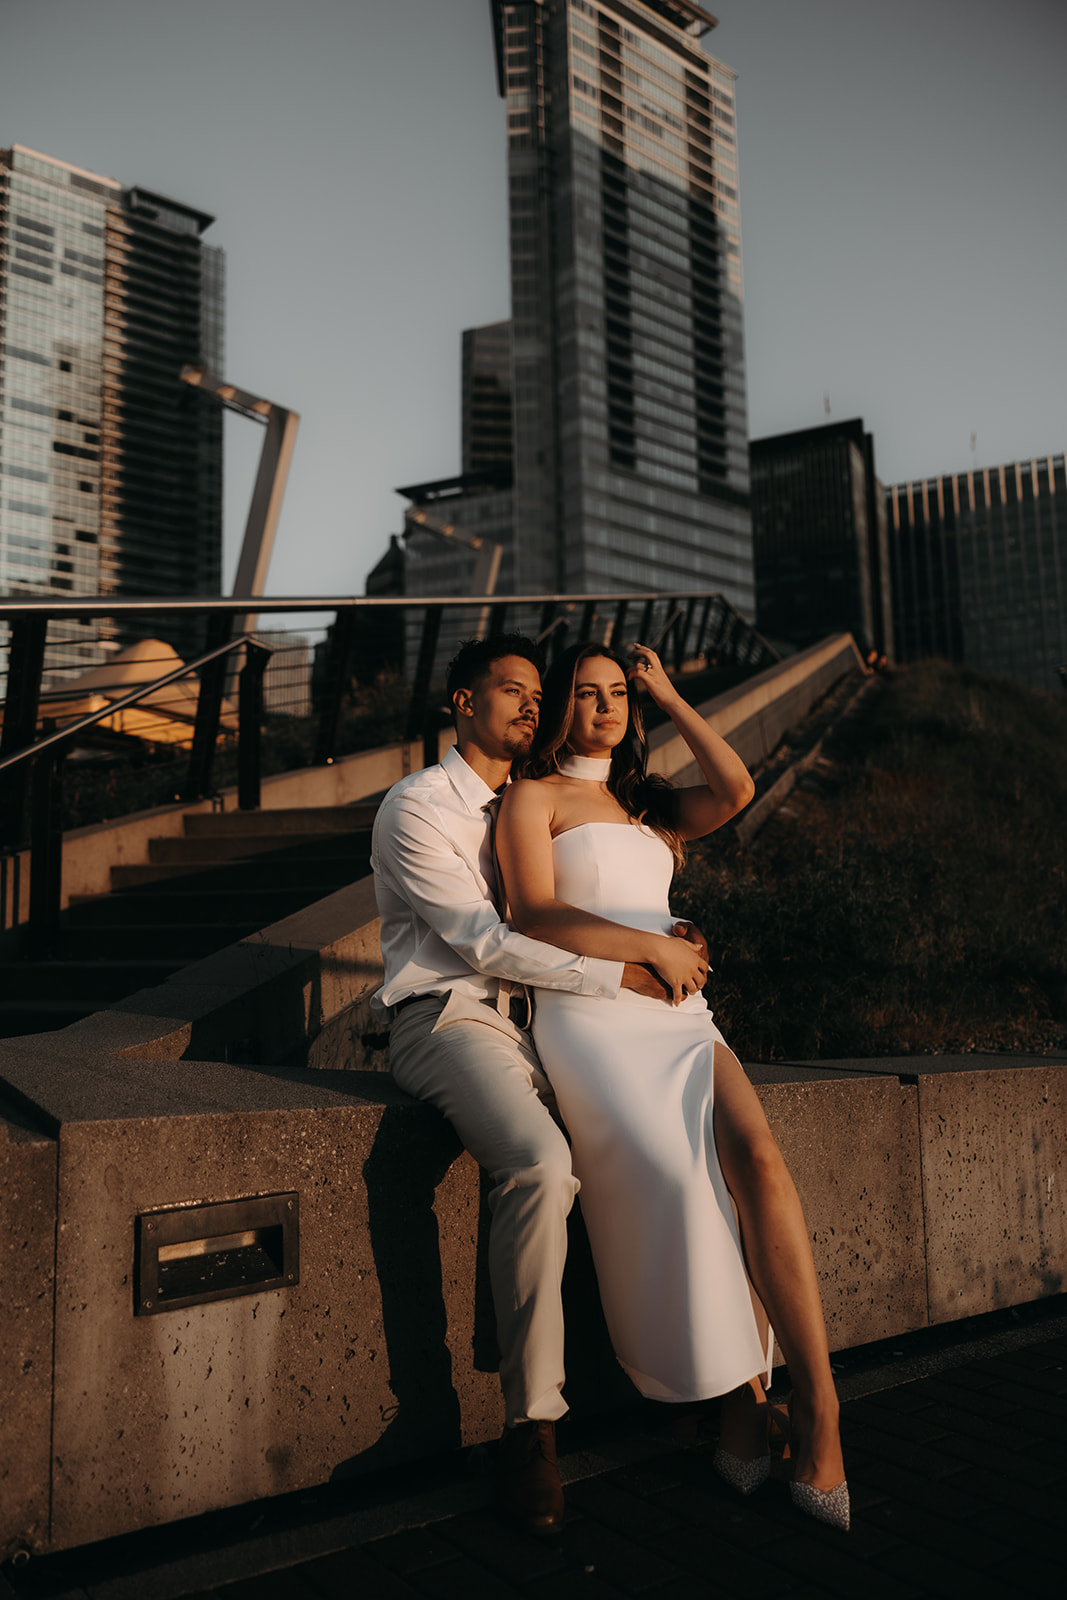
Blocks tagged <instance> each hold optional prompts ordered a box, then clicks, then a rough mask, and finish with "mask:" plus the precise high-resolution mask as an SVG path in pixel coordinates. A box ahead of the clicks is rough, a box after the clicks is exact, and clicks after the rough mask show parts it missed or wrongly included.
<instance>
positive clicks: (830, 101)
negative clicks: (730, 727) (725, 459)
mask: <svg viewBox="0 0 1067 1600" xmlns="http://www.w3.org/2000/svg"><path fill="white" fill-rule="evenodd" d="M487 13H488V5H487V4H485V3H484V0H450V3H449V5H448V6H447V7H445V6H441V5H440V4H430V3H425V0H397V3H395V4H393V5H391V6H388V7H380V6H377V5H370V4H360V5H355V6H353V7H350V8H337V7H335V6H332V5H327V4H319V3H316V0H310V4H309V5H308V6H306V7H305V8H303V9H302V11H301V13H300V15H299V17H296V16H293V15H292V14H290V13H289V11H288V10H287V8H284V7H281V6H280V5H275V4H274V3H273V0H266V3H263V4H257V5H256V6H251V5H249V4H246V3H245V0H222V3H221V4H213V5H207V4H204V3H201V0H189V3H188V4H186V5H185V6H183V7H182V8H181V15H180V17H179V16H176V15H175V14H174V11H173V9H172V8H168V7H167V6H166V5H164V4H162V3H157V0H146V3H141V4H136V5H134V4H132V3H131V0H93V3H91V4H88V5H75V4H73V3H70V0H45V3H43V4H41V5H39V6H36V7H23V8H21V9H20V10H19V11H15V10H12V11H11V12H10V14H9V15H7V16H5V18H4V23H3V27H4V39H5V50H4V59H3V62H0V104H2V105H3V117H4V126H3V128H2V129H0V143H3V144H5V145H9V144H11V143H13V142H19V143H22V144H26V145H29V146H31V147H33V148H37V149H40V150H43V151H45V152H47V153H49V154H52V155H55V156H57V157H58V158H60V159H62V160H66V161H69V162H72V163H77V164H79V165H82V166H84V167H87V168H90V169H92V170H94V171H97V172H100V173H103V174H110V175H114V176H117V177H120V178H121V180H122V181H123V182H124V183H134V184H139V185H142V186H143V187H145V188H146V189H149V190H153V191H155V192H163V193H167V194H173V195H175V196H176V197H178V198H179V199H183V200H184V201H186V202H187V203H189V204H193V205H196V206H199V207H203V208H204V209H206V210H207V211H210V212H212V213H213V214H215V215H216V216H217V217H218V222H217V224H216V226H215V229H214V230H213V234H212V238H213V240H215V241H216V242H217V243H218V244H219V245H221V246H222V247H223V248H224V249H225V250H226V251H227V255H228V258H229V284H230V306H231V314H230V322H229V330H228V340H227V345H228V361H227V375H228V376H229V377H230V378H231V380H232V381H234V382H238V383H241V384H243V385H247V386H249V387H251V388H253V389H255V390H256V391H257V392H259V393H263V394H267V395H269V396H270V397H271V398H274V399H277V401H278V402H279V403H281V404H283V405H287V406H290V407H293V408H295V409H297V410H299V411H300V412H301V413H302V418H303V420H302V425H301V439H300V444H299V446H298V448H297V452H296V456H295V458H294V463H293V474H292V479H291V482H290V487H289V491H288V494H287V499H286V506H285V509H284V511H283V515H282V522H281V527H280V530H279V537H278V544H277V547H276V554H275V561H274V566H273V570H272V575H271V580H270V583H269V589H270V591H271V592H273V593H299V592H316V591H317V592H331V591H334V592H349V593H351V592H357V591H358V590H359V589H360V588H361V586H362V578H363V575H364V573H365V572H366V571H367V570H368V569H369V568H370V566H372V565H373V563H374V561H375V560H377V558H378V556H379V555H380V554H381V552H382V550H383V549H384V548H385V546H386V544H387V542H388V541H387V535H388V534H389V533H390V532H396V531H398V530H399V528H400V526H401V517H402V510H403V502H402V501H401V500H400V499H399V498H398V497H397V496H396V495H395V494H394V493H393V490H394V488H395V487H396V485H398V484H401V483H407V482H411V481H413V480H414V479H416V478H423V479H426V478H431V477H433V476H442V477H443V476H447V475H449V474H452V473H454V472H456V471H457V470H458V468H459V465H460V441H459V407H458V402H457V395H458V388H459V385H458V378H459V371H460V335H461V330H462V329H463V328H465V327H472V326H476V325H484V324H486V323H488V322H491V321H493V320H494V319H501V318H504V317H506V316H507V315H508V309H509V308H508V262H507V226H506V218H507V190H506V156H505V153H504V143H505V141H504V136H503V130H504V120H503V119H504V108H503V106H502V104H501V102H500V101H499V100H498V99H497V96H496V85H495V80H494V71H493V62H492V44H491V37H490V33H489V28H488V25H487V24H488V18H487ZM716 14H717V15H718V16H719V27H718V28H717V29H716V30H715V31H714V32H713V33H712V34H711V35H709V36H708V39H707V41H706V44H707V47H708V49H709V52H710V53H711V54H713V55H715V56H716V57H718V58H720V59H722V60H723V61H725V62H726V63H728V64H729V65H730V67H731V68H733V69H734V70H736V71H737V72H738V73H739V75H740V78H739V83H738V112H739V121H740V148H741V153H742V159H741V190H742V196H743V212H742V229H743V234H744V242H745V325H746V350H747V364H748V380H749V381H748V410H749V426H750V434H751V436H752V437H756V438H758V437H760V436H762V435H766V434H771V433H778V432H785V431H789V430H791V429H797V428H803V427H811V426H814V425H818V424H819V423H821V422H822V421H823V420H825V403H824V395H827V394H828V395H829V399H830V406H831V417H832V418H834V419H836V418H841V417H846V416H850V415H857V414H862V415H863V416H864V418H865V421H866V423H867V426H868V427H869V428H870V429H871V431H872V432H873V433H874V436H875V440H876V447H877V465H878V471H879V476H880V477H881V478H882V479H883V481H884V482H896V481H903V480H905V479H908V480H915V479H917V478H921V477H924V476H935V475H937V474H939V473H942V472H952V471H965V470H966V469H967V468H968V467H969V466H970V465H971V464H972V461H973V459H974V458H975V456H976V457H977V460H978V464H979V465H981V466H990V465H994V464H999V463H1002V462H1008V461H1012V460H1016V459H1021V458H1028V457H1030V456H1031V455H1041V454H1043V453H1059V452H1061V451H1062V448H1063V435H1064V431H1065V428H1064V422H1065V417H1064V412H1065V409H1067V408H1065V407H1064V404H1063V398H1064V377H1063V374H1064V372H1065V371H1067V329H1065V318H1064V314H1063V311H1062V307H1061V305H1060V301H1059V293H1058V289H1057V286H1056V277H1057V271H1058V263H1059V262H1060V261H1062V259H1063V246H1064V243H1065V242H1067V237H1065V235H1067V224H1065V222H1064V218H1063V208H1062V205H1061V204H1060V196H1061V193H1062V177H1061V175H1060V173H1059V167H1058V158H1059V151H1060V150H1061V149H1062V145H1063V136H1064V133H1065V132H1067V113H1065V111H1064V109H1063V106H1062V103H1061V101H1062V96H1061V95H1060V93H1059V84H1058V77H1059V70H1058V62H1059V61H1060V60H1062V57H1063V46H1064V44H1065V43H1067V16H1065V14H1064V11H1063V8H1062V7H1060V6H1053V5H1051V4H1038V3H1026V4H1022V5H1020V6H1019V7H1018V8H1016V9H1015V11H1013V13H1012V16H1011V18H1010V28H1009V27H1008V19H1006V18H1005V16H1004V14H1003V12H1002V11H1001V10H999V9H998V10H996V11H994V9H993V7H992V6H991V5H988V4H985V3H984V0H979V3H976V4H970V5H967V6H964V5H962V4H956V3H952V4H948V3H946V4H944V5H940V6H938V7H936V8H930V7H921V6H919V5H918V4H916V3H913V0H906V3H904V4H903V5H902V6H900V7H898V8H895V10H894V11H893V13H892V15H891V16H890V15H889V14H888V13H885V12H883V11H881V10H875V9H874V8H857V7H855V6H854V4H853V5H850V4H847V3H845V0H810V3H806V4H799V3H795V0H794V3H788V4H787V3H785V0H745V3H744V4H742V3H741V0H737V3H736V4H735V5H733V6H732V7H718V8H716ZM60 37H61V38H62V40H63V51H62V58H60V53H59V52H58V51H57V49H56V43H55V42H56V40H57V38H60ZM250 433H251V430H249V429H247V426H246V427H245V430H244V432H243V434H242V431H241V424H240V422H228V424H227V450H228V468H227V526H226V554H225V566H224V583H225V585H226V587H228V586H229V583H230V581H231V579H232V572H233V567H234V564H235V560H236V552H237V547H238V545H239V541H240V536H241V532H242V529H243V521H244V515H245V512H246V510H247V504H248V495H249V492H250V487H251V480H252V476H253V472H254V462H255V457H256V453H257V451H258V446H259V439H258V436H254V437H250ZM972 433H976V434H977V440H976V446H975V450H974V452H973V453H972V449H971V445H970V436H971V434H972Z"/></svg>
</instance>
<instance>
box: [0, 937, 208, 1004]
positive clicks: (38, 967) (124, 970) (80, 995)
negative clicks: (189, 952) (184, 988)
mask: <svg viewBox="0 0 1067 1600" xmlns="http://www.w3.org/2000/svg"><path fill="white" fill-rule="evenodd" d="M145 945H146V940H145V937H144V929H141V930H140V950H139V954H138V958H137V959H134V960H116V959H114V958H111V959H101V960H92V959H86V960H81V961H77V960H70V959H63V960H58V961H25V962H3V963H0V995H4V996H5V997H8V998H10V997H14V996H17V997H18V998H17V1001H15V1003H16V1004H26V1005H33V1006H37V1005H39V1004H40V1003H41V1002H46V1003H49V1004H51V1003H52V1002H58V1003H59V1004H61V1005H66V1004H68V1003H69V1004H72V1005H78V1006H81V1005H83V1004H93V1005H94V1006H95V1005H96V1004H97V1002H99V1001H101V999H102V998H103V999H107V1000H122V999H124V998H125V997H126V995H128V994H135V993H136V992H137V990H138V989H150V988H152V987H154V985H155V984H157V983H164V982H165V981H166V979H167V978H169V977H170V976H171V974H172V973H173V972H177V971H178V970H179V969H180V968H181V967H182V966H184V965H185V963H184V961H183V960H181V958H176V959H171V960H168V959H167V958H166V957H156V956H153V957H151V958H147V959H146V958H145V956H144V950H145Z"/></svg>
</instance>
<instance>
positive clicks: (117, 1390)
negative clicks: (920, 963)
mask: <svg viewBox="0 0 1067 1600" xmlns="http://www.w3.org/2000/svg"><path fill="white" fill-rule="evenodd" d="M124 1021H125V1026H126V1030H127V1031H126V1033H125V1035H124V1038H123V1050H124V1052H125V1053H123V1050H120V1051H119V1052H116V1051H115V1050H114V1048H112V1047H111V1046H109V1045H108V1044H107V1043H106V1042H105V1041H104V1040H103V1039H97V1040H96V1041H95V1042H94V1043H92V1044H90V1042H89V1041H88V1039H87V1038H86V1036H84V1035H81V1036H79V1035H78V1034H77V1030H75V1029H66V1030H63V1031H62V1032H61V1033H57V1034H54V1035H45V1036H41V1037H39V1038H36V1039H31V1040H17V1041H8V1042H7V1043H5V1044H3V1045H0V1085H2V1086H3V1093H4V1094H5V1096H6V1102H5V1103H6V1104H7V1106H8V1108H9V1115H8V1119H7V1122H6V1124H5V1125H4V1126H5V1127H6V1128H7V1129H10V1128H11V1127H16V1128H17V1129H19V1130H21V1131H20V1132H18V1133H16V1134H15V1135H12V1134H11V1133H10V1132H8V1134H7V1143H6V1145H5V1144H2V1143H0V1153H2V1154H3V1159H4V1174H5V1176H6V1177H7V1178H8V1181H9V1184H10V1185H11V1193H12V1195H13V1197H14V1198H13V1200H11V1201H10V1202H9V1203H8V1204H9V1209H8V1211H6V1212H5V1215H4V1225H5V1243H6V1244H7V1245H8V1246H9V1247H14V1246H17V1247H18V1253H20V1255H21V1256H22V1257H23V1258H24V1259H20V1260H19V1261H18V1263H17V1266H18V1270H19V1271H21V1273H22V1277H21V1279H17V1280H16V1281H17V1282H18V1283H20V1284H21V1287H20V1289H19V1290H18V1292H17V1293H16V1294H15V1295H14V1297H13V1298H12V1299H11V1300H10V1301H9V1299H8V1297H7V1295H6V1294H5V1297H4V1311H3V1320H4V1325H3V1328H2V1329H0V1351H2V1352H3V1359H4V1360H5V1363H6V1366H7V1367H8V1368H9V1369H10V1370H9V1371H6V1372H5V1379H6V1382H7V1389H6V1393H8V1394H13V1395H15V1396H16V1404H15V1405H14V1407H5V1414H4V1415H3V1422H2V1426H3V1428H4V1446H5V1457H6V1465H7V1478H6V1480H5V1483H4V1488H5V1494H4V1500H3V1513H2V1517H0V1554H5V1553H10V1552H11V1551H12V1550H14V1549H16V1548H26V1549H34V1550H39V1551H43V1550H59V1549H65V1548H70V1547H72V1546H76V1545H79V1544H82V1543H86V1542H89V1541H91V1540H94V1539H98V1538H103V1537H107V1536H110V1535H113V1534H118V1533H121V1532H124V1531H129V1530H131V1529H134V1528H138V1527H144V1526H151V1525H154V1524H158V1523H162V1522H167V1521H172V1520H175V1519H177V1518H180V1517H183V1516H191V1515H194V1514H197V1513H199V1512H202V1511H204V1510H207V1509H209V1508H212V1507H217V1506H224V1505H233V1504H239V1503H241V1502H244V1501H246V1500H249V1499H254V1498H259V1497H264V1496H269V1495H271V1494H276V1493H279V1494H280V1493H286V1492H291V1491H294V1490H298V1489H301V1488H304V1487H307V1486H309V1485H312V1484H315V1483H321V1482H325V1481H327V1480H332V1479H334V1478H338V1477H344V1476H347V1475H355V1474H365V1473H369V1472H373V1471H375V1470H377V1469H378V1468H380V1467H383V1466H388V1465H396V1464H398V1463H401V1462H404V1461H407V1460H410V1459H412V1458H414V1457H416V1456H420V1455H426V1454H429V1453H435V1452H437V1451H439V1450H443V1449H449V1448H453V1447H456V1446H459V1445H461V1444H470V1443H474V1442H478V1441H482V1440H488V1439H491V1438H493V1437H494V1436H495V1435H496V1434H497V1433H498V1431H499V1428H500V1425H501V1407H500V1396H499V1387H498V1383H497V1380H496V1377H495V1371H494V1368H495V1359H496V1358H495V1350H494V1339H493V1327H492V1314H491V1309H490V1304H489V1298H488V1285H487V1281H486V1274H485V1244H486V1224H487V1218H486V1212H485V1207H484V1204H483V1199H482V1187H481V1182H480V1176H479V1173H478V1170H477V1168H476V1166H475V1164H474V1162H473V1161H472V1160H471V1159H470V1157H469V1156H467V1155H466V1154H464V1153H461V1152H460V1151H459V1150H458V1147H457V1145H456V1142H455V1140H454V1138H453V1136H452V1135H451V1133H450V1131H449V1130H448V1128H447V1126H446V1124H445V1123H444V1122H443V1121H442V1120H441V1119H440V1118H439V1117H438V1116H437V1114H436V1113H434V1112H432V1111H430V1110H429V1109H428V1108H427V1107H425V1106H421V1105H418V1104H416V1103H415V1102H412V1101H409V1100H407V1099H406V1097H404V1096H403V1095H401V1094H400V1093H399V1091H397V1090H396V1089H395V1088H394V1087H393V1085H392V1083H391V1081H390V1080H389V1078H388V1077H387V1076H386V1075H383V1074H380V1073H361V1072H338V1071H323V1070H321V1069H318V1070H308V1069H305V1068H299V1067H297V1068H294V1067H286V1066H276V1067H273V1068H267V1067H258V1068H253V1067H240V1066H234V1065H227V1064H223V1063H218V1062H205V1061H197V1060H189V1059H185V1060H175V1059H173V1058H171V1059H151V1058H150V1057H148V1056H147V1055H142V1056H138V1055H135V1054H132V1053H131V1052H130V1049H129V1046H130V1044H131V1043H132V1042H133V1041H132V1039H131V1037H130V1033H131V1031H133V1030H135V1029H136V1028H137V1027H138V1026H139V1027H140V1029H141V1032H142V1035H143V1036H144V1037H143V1038H142V1048H144V1049H146V1050H147V1046H148V1044H149V1040H150V1036H151V1035H152V1033H153V1031H154V1029H155V1027H156V1025H157V1019H156V1018H155V1017H153V1016H151V1015H146V1016H144V1017H142V1018H140V1019H139V1020H138V1019H137V1018H136V1016H135V1014H134V1013H132V1012H127V1013H126V1014H125V1018H124ZM113 1042H114V1041H113ZM750 1072H751V1076H752V1078H753V1081H754V1082H755V1083H756V1085H757V1089H758V1092H759V1094H760V1096H761V1098H762V1100H763V1103H764V1105H765V1107H766V1110H767V1113H768V1117H769V1119H770V1122H771V1125H772V1127H773V1129H774V1131H775V1133H776V1136H777V1137H778V1139H779V1141H780V1143H781V1145H782V1148H783V1150H784V1152H785V1154H786V1157H787V1160H788V1161H789V1164H790V1167H791V1170H792V1171H793V1174H794V1177H795V1179H796V1182H797V1187H798V1189H799V1191H800V1195H801V1199H802V1202H803V1204H804V1207H805V1212H806V1216H807V1219H808V1225H809V1230H810V1233H811V1236H812V1240H813V1247H814V1252H815V1259H816V1266H817V1269H818V1273H819V1279H820V1283H821V1286H822V1293H823V1299H824V1305H825V1310H826V1315H827V1322H828V1326H829V1330H830V1340H831V1346H832V1347H833V1348H835V1349H841V1348H845V1347H848V1346H852V1345H856V1344H861V1343H867V1342H870V1341H872V1340H876V1339H881V1338H887V1337H891V1336H896V1335H899V1334H901V1333H904V1332H907V1331H909V1330H911V1329H915V1328H920V1327H924V1326H926V1325H928V1324H931V1323H936V1322H942V1321H945V1320H950V1319H952V1318H953V1317H957V1316H961V1315H973V1314H975V1313H977V1312H982V1311H989V1310H994V1309H998V1308H1001V1307H1003V1306H1006V1305H1010V1304H1012V1303H1015V1302H1018V1301H1025V1300H1031V1299H1034V1298H1038V1297H1040V1296H1042V1295H1048V1294H1054V1293H1057V1292H1060V1291H1061V1290H1062V1289H1063V1288H1064V1287H1065V1275H1067V1224H1065V1219H1064V1208H1063V1205H1062V1201H1061V1200H1060V1198H1059V1197H1060V1196H1061V1195H1062V1191H1063V1184H1064V1180H1065V1176H1067V1174H1065V1172H1064V1167H1065V1164H1067V1117H1065V1115H1064V1111H1065V1109H1067V1108H1065V1098H1067V1059H1061V1060H1059V1061H1056V1062H1053V1061H1035V1060H1032V1059H1027V1060H1024V1061H1022V1062H1020V1063H1013V1064H1008V1063H1007V1062H1005V1061H1004V1059H1003V1058H984V1059H983V1058H958V1059H956V1060H950V1059H949V1060H946V1059H937V1058H934V1059H932V1060H930V1061H924V1060H922V1059H912V1060H907V1059H905V1060H898V1061H878V1062H870V1063H868V1062H827V1063H813V1064H808V1065H805V1064H801V1063H797V1064H791V1065H787V1066H779V1067H769V1068H768V1067H753V1068H751V1069H750ZM12 1151H14V1152H15V1154H14V1155H12ZM57 1152H58V1162H57ZM289 1191H295V1192H296V1193H297V1195H298V1196H299V1208H300V1272H299V1282H298V1283H295V1284H294V1285H292V1286H291V1287H289V1286H286V1287H282V1288H276V1289H271V1290H265V1291H261V1292H257V1293H255V1294H251V1295H244V1296H240V1297H237V1298H233V1299H226V1300H219V1301H215V1302H212V1303H209V1304H205V1305H199V1306H194V1307H185V1308H176V1309H172V1310H168V1311H165V1312H163V1313H161V1314H160V1315H155V1316H137V1315H135V1314H134V1305H135V1300H134V1291H135V1266H134V1263H135V1251H136V1237H137V1236H136V1227H137V1219H138V1217H144V1216H146V1215H148V1216H151V1214H152V1213H154V1212H159V1211H162V1210H168V1209H171V1208H175V1207H188V1206H192V1205H198V1204H204V1203H206V1202H209V1201H232V1200H238V1199H241V1198H245V1197H248V1196H257V1195H264V1194H273V1193H279V1192H289ZM6 1192H7V1191H6V1188H5V1193H6ZM24 1241H25V1242H26V1250H25V1251H24V1250H23V1243H24ZM27 1252H28V1253H27ZM53 1262H54V1269H53ZM5 1270H6V1264H5ZM53 1270H54V1280H55V1298H54V1324H53V1321H52V1318H53V1309H52V1308H53V1300H52V1295H51V1274H52V1272H53ZM567 1307H568V1372H569V1374H570V1378H569V1383H568V1398H569V1399H570V1400H571V1403H572V1405H573V1406H574V1408H575V1409H576V1411H577V1412H578V1413H579V1414H581V1413H582V1412H583V1411H584V1412H586V1413H588V1412H589V1411H592V1410H597V1409H603V1408H604V1407H605V1406H617V1405H620V1404H623V1405H624V1404H627V1403H630V1402H632V1399H633V1396H632V1391H630V1390H629V1387H628V1385H627V1384H626V1382H625V1380H624V1379H623V1378H622V1376H621V1373H620V1372H619V1369H618V1368H617V1367H616V1365H615V1364H614V1362H613V1361H612V1359H611V1355H610V1351H609V1349H608V1347H607V1344H606V1340H605V1335H604V1330H603V1325H602V1321H601V1319H600V1317H599V1314H598V1310H597V1305H596V1297H595V1281H594V1278H593V1274H592V1271H591V1267H590V1264H589V1261H588V1256H587V1254H586V1252H585V1250H584V1248H583V1244H582V1238H581V1233H580V1230H579V1232H578V1234H577V1237H576V1239H575V1243H574V1245H573V1247H572V1264H571V1267H570V1268H569V1273H568V1284H567ZM53 1327H54V1349H55V1357H54V1389H53V1382H52V1372H51V1370H50V1352H51V1345H52V1338H53ZM53 1392H54V1412H52V1413H51V1415H50V1403H51V1397H52V1394H53ZM50 1421H51V1433H50V1428H49V1424H50Z"/></svg>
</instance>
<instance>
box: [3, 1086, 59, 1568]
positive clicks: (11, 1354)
mask: <svg viewBox="0 0 1067 1600" xmlns="http://www.w3.org/2000/svg"><path fill="white" fill-rule="evenodd" d="M57 1155H58V1146H57V1143H56V1140H55V1138H54V1137H52V1136H51V1135H50V1134H49V1133H48V1132H47V1131H46V1130H45V1129H43V1128H42V1127H41V1126H40V1124H39V1122H38V1121H37V1119H36V1118H33V1117H27V1116H26V1114H25V1112H24V1111H23V1110H22V1109H21V1108H20V1107H17V1106H15V1105H13V1104H12V1103H11V1102H10V1100H9V1099H8V1098H7V1097H6V1096H5V1095H4V1094H3V1090H2V1085H0V1559H3V1558H4V1556H5V1555H6V1554H7V1553H8V1552H9V1551H10V1550H11V1549H13V1548H16V1547H17V1546H18V1545H20V1544H22V1543H25V1544H26V1545H27V1546H28V1547H31V1548H34V1547H41V1546H42V1545H43V1544H45V1543H46V1542H47V1540H48V1537H49V1513H50V1484H51V1470H50V1455H51V1423H52V1326H53V1295H54V1278H55V1256H56V1172H57Z"/></svg>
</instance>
